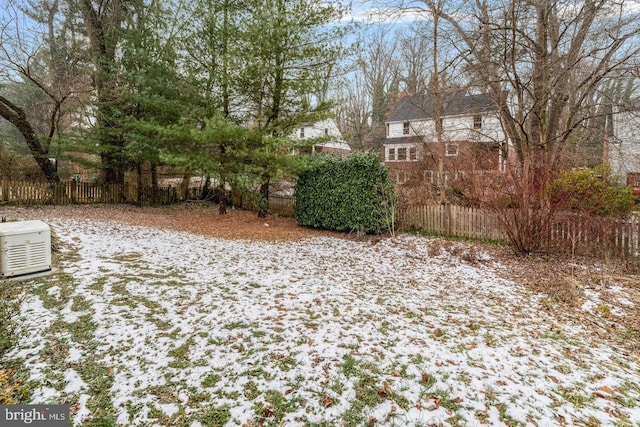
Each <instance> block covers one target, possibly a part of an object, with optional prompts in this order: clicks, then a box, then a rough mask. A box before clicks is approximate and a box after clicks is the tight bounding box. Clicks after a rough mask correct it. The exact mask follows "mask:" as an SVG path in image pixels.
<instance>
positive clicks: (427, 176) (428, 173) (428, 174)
mask: <svg viewBox="0 0 640 427" xmlns="http://www.w3.org/2000/svg"><path fill="white" fill-rule="evenodd" d="M422 176H423V178H424V180H425V182H433V171H424V173H423V174H422Z"/></svg>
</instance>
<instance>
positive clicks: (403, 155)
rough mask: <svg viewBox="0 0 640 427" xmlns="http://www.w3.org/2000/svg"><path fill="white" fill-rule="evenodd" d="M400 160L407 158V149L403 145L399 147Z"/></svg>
mask: <svg viewBox="0 0 640 427" xmlns="http://www.w3.org/2000/svg"><path fill="white" fill-rule="evenodd" d="M398 160H399V161H404V160H407V149H406V148H404V147H402V148H398Z"/></svg>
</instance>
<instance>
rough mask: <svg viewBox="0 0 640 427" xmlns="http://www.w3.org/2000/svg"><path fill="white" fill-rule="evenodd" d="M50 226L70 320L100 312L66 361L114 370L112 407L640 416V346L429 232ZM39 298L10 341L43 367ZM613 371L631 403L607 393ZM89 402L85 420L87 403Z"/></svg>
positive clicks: (236, 418) (253, 415)
mask: <svg viewBox="0 0 640 427" xmlns="http://www.w3.org/2000/svg"><path fill="white" fill-rule="evenodd" d="M54 227H55V229H56V232H57V233H58V235H59V237H60V238H61V239H62V240H63V241H64V242H65V243H67V244H70V245H72V246H73V248H74V249H76V250H77V259H76V258H71V259H69V260H66V261H64V265H63V266H62V267H63V269H64V271H65V272H66V273H67V274H71V275H72V277H73V281H74V283H75V285H74V289H73V294H72V295H71V298H78V299H82V300H83V301H87V308H80V309H76V311H75V312H74V314H75V315H76V316H77V320H76V322H80V319H84V318H86V317H83V316H90V319H91V322H92V323H91V325H89V326H93V327H94V329H93V330H92V333H91V337H90V339H89V340H87V341H84V342H76V341H74V342H73V345H72V346H70V348H71V349H72V350H70V352H72V354H69V357H68V358H67V360H69V359H71V360H74V361H77V364H78V366H77V367H76V368H75V369H76V370H77V371H78V372H79V373H80V375H81V376H83V374H84V375H91V373H90V372H82V369H83V363H87V365H86V366H94V367H95V368H94V369H96V370H97V372H104V373H105V374H101V375H102V377H101V378H104V375H106V376H107V378H108V379H109V380H110V381H111V382H109V383H108V384H106V385H105V387H108V393H109V397H108V399H107V402H108V404H109V405H111V406H112V412H113V413H114V414H115V415H114V418H115V419H116V420H117V422H118V423H120V424H132V425H136V424H155V423H157V424H163V423H170V422H169V421H168V420H167V419H171V418H172V417H178V416H181V415H180V411H181V410H184V411H183V413H184V416H185V417H187V419H188V420H189V424H190V425H199V424H202V425H207V422H206V421H204V420H212V419H223V420H225V422H226V425H229V426H231V425H243V424H245V423H249V422H252V423H254V424H255V423H256V422H259V421H260V420H263V421H264V420H275V421H278V420H280V422H282V423H284V424H285V425H288V426H302V425H317V424H320V423H323V422H325V423H331V424H336V425H337V424H345V425H354V426H355V425H363V424H367V423H368V422H370V421H371V417H373V418H375V419H376V420H377V423H379V424H381V425H414V424H421V423H422V424H429V423H442V424H443V425H455V424H456V423H462V424H469V425H473V424H481V423H484V424H488V425H498V424H504V423H505V421H509V420H511V421H517V422H519V423H522V424H532V420H533V421H535V422H536V423H537V424H538V425H557V424H559V423H560V419H561V418H564V419H565V420H566V422H568V423H585V422H587V421H588V420H589V419H597V420H600V422H601V423H603V424H611V423H613V421H615V420H616V416H615V414H619V417H620V418H621V419H625V420H628V421H629V422H631V423H636V424H637V423H640V409H639V405H640V403H639V399H640V387H639V386H638V380H637V378H638V377H639V374H640V373H639V371H638V364H637V359H635V358H634V359H632V358H630V357H627V356H624V355H619V354H617V353H616V352H615V350H613V349H610V348H608V347H606V346H605V345H604V344H602V343H598V342H595V341H592V340H591V339H590V338H589V337H588V335H587V334H586V332H585V331H584V329H583V328H582V327H580V326H579V325H572V324H568V323H558V322H557V321H555V320H554V319H553V318H551V317H550V316H549V315H548V313H546V312H545V311H544V310H543V308H542V306H541V298H540V297H539V296H537V295H534V294H532V293H531V292H530V291H528V290H527V289H525V288H524V287H522V286H519V285H516V284H514V283H512V282H508V281H505V280H502V279H499V278H498V277H497V275H496V274H495V273H494V271H493V269H492V267H491V266H488V265H486V264H477V263H474V264H473V265H470V264H468V263H466V262H464V260H463V259H461V258H460V257H459V256H456V255H452V254H451V253H449V252H447V251H445V250H444V249H442V250H441V251H440V252H439V253H437V254H430V253H429V245H428V243H429V240H428V239H426V238H423V237H417V236H409V235H400V236H398V237H397V238H396V239H383V240H381V241H379V242H377V243H376V244H372V243H368V242H354V241H348V240H342V239H337V238H329V237H319V238H312V239H307V240H303V241H298V242H278V243H267V242H249V241H226V240H218V239H210V238H204V237H199V236H194V235H189V234H185V233H177V232H169V231H162V230H156V229H149V228H143V227H132V226H124V225H122V224H117V223H108V222H105V223H94V224H92V223H88V222H83V221H73V220H64V221H59V222H57V223H54ZM430 255H431V256H430ZM433 255H435V256H433ZM479 260H481V261H482V260H485V257H484V256H480V257H479ZM52 293H53V291H52ZM29 301H30V303H29V304H25V305H24V306H23V313H24V314H25V316H24V327H25V328H27V329H28V330H37V331H39V333H38V334H37V336H36V337H34V338H33V340H32V341H31V342H27V341H22V342H21V345H20V347H21V348H22V350H18V351H17V352H16V353H15V354H14V355H13V357H23V358H25V359H26V360H27V362H28V363H30V364H31V363H33V364H32V370H31V373H32V376H33V377H35V378H43V376H44V375H45V373H46V372H47V370H48V369H50V368H52V369H54V370H55V369H60V367H56V366H49V365H47V364H37V363H35V361H36V359H34V358H28V357H27V354H26V352H25V351H24V349H26V348H31V350H30V351H35V352H38V351H39V350H40V349H41V348H42V346H43V342H44V341H46V340H47V339H48V336H47V330H46V325H49V324H51V323H53V322H54V321H55V320H56V319H59V318H62V319H63V320H64V318H65V317H64V314H61V313H60V312H58V311H56V310H55V309H46V308H44V306H42V304H41V303H38V301H39V300H38V299H37V298H32V299H30V300H29ZM588 304H589V302H587V303H585V305H584V306H583V309H587V310H592V309H594V306H593V305H588ZM592 304H593V303H592ZM34 311H37V313H38V316H33V315H32V316H28V314H29V313H33V312H34ZM79 326H80V325H76V328H78V327H79ZM72 333H75V334H77V336H78V337H80V336H84V335H80V334H82V333H85V334H86V333H87V332H83V331H82V330H80V331H75V332H73V331H72ZM72 337H73V335H72ZM72 341H73V338H72ZM74 346H79V348H81V349H82V350H78V349H77V348H75V347H74ZM74 348H75V349H74ZM623 362H624V363H623ZM49 363H50V364H52V363H53V362H49ZM65 381H66V382H67V383H68V385H67V386H66V387H70V388H69V389H68V390H64V388H63V391H55V390H54V391H52V392H50V393H44V394H38V395H37V396H35V397H34V401H42V400H47V401H51V402H55V401H60V400H61V399H63V398H64V397H65V393H67V392H71V391H79V390H80V389H79V388H77V387H80V386H79V383H77V382H74V381H75V380H74V378H71V377H68V378H66V377H65ZM85 382H86V381H85ZM603 386H606V387H609V388H611V389H612V390H617V391H618V392H619V393H622V394H623V397H624V398H623V399H622V400H623V401H625V402H626V404H621V403H620V400H621V399H614V398H610V399H607V398H600V397H597V396H596V393H597V392H598V387H603ZM81 399H82V398H81ZM81 403H82V402H81ZM82 408H84V409H83V410H82V411H80V412H78V413H77V414H76V416H75V418H74V423H75V424H76V425H79V424H81V423H82V421H83V420H84V419H85V418H86V417H87V416H90V415H89V414H88V413H87V411H88V410H87V409H86V401H85V405H84V406H82ZM156 408H160V411H161V412H162V413H163V415H162V416H163V417H166V418H167V419H165V420H164V421H163V420H158V419H157V417H158V416H159V415H157V414H155V413H154V409H155V410H156V411H157V409H156ZM105 412H107V413H108V412H109V411H108V408H105ZM275 421H274V424H277V423H276V422H275ZM314 423H315V424H314Z"/></svg>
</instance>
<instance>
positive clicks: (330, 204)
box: [295, 152, 395, 233]
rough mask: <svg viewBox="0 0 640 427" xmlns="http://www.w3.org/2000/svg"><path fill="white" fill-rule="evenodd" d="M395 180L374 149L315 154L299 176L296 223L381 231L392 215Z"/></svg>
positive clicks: (328, 228) (325, 227) (320, 226)
mask: <svg viewBox="0 0 640 427" xmlns="http://www.w3.org/2000/svg"><path fill="white" fill-rule="evenodd" d="M393 200H395V193H394V183H393V181H392V180H391V179H390V178H389V170H388V169H387V167H386V166H384V164H383V163H382V162H381V161H380V158H379V157H378V155H377V154H376V153H374V152H359V153H352V154H350V155H348V156H346V157H339V156H332V155H318V156H314V157H313V158H312V161H311V163H310V167H309V168H308V169H307V170H306V171H304V172H303V173H302V174H301V175H300V177H299V178H298V182H297V185H296V207H295V218H296V220H297V221H298V223H299V224H301V225H304V226H308V227H315V228H323V229H327V230H334V231H349V232H352V231H361V232H365V233H380V232H383V231H388V230H389V228H390V225H391V224H390V221H389V220H390V218H391V219H395V212H392V211H391V210H392V209H394V208H395V204H394V203H393Z"/></svg>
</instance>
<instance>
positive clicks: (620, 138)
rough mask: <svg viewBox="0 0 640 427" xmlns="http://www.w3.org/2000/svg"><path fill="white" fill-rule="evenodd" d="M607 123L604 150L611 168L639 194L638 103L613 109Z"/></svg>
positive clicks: (639, 126) (639, 128) (639, 110)
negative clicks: (629, 106)
mask: <svg viewBox="0 0 640 427" xmlns="http://www.w3.org/2000/svg"><path fill="white" fill-rule="evenodd" d="M607 123H608V126H607V134H606V135H607V140H606V151H607V152H608V160H609V165H610V166H611V170H612V172H613V173H615V174H616V175H618V176H619V177H620V179H621V181H622V182H623V183H626V184H627V185H629V186H630V187H632V188H633V191H634V193H635V194H638V195H640V105H636V106H633V107H632V108H615V109H613V111H612V112H611V113H609V114H608V115H607Z"/></svg>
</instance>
